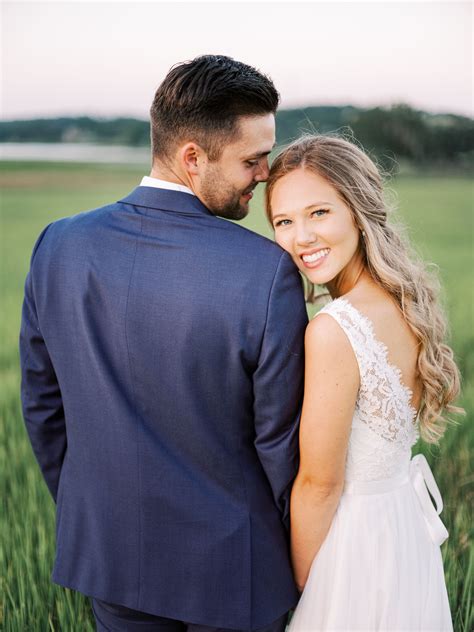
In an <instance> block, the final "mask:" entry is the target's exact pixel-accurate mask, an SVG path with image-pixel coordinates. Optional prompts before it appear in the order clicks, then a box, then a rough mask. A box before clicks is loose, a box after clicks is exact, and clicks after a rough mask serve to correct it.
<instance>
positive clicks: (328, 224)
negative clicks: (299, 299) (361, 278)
mask: <svg viewBox="0 0 474 632" xmlns="http://www.w3.org/2000/svg"><path fill="white" fill-rule="evenodd" d="M270 206H271V211H272V223H273V227H274V230H275V240H276V242H277V243H278V244H279V245H280V246H281V247H282V248H284V249H285V250H286V251H287V252H289V253H290V255H291V256H292V257H293V261H294V262H295V263H296V265H297V266H298V268H299V269H300V270H301V272H303V273H304V274H305V275H306V277H307V278H308V280H309V281H311V282H312V283H315V284H317V285H325V284H328V283H329V282H331V281H333V280H334V279H336V278H337V277H338V276H339V275H340V273H341V272H343V271H344V270H345V269H346V268H347V266H349V265H350V264H351V263H355V262H356V261H359V260H360V253H359V247H358V245H359V230H358V228H357V227H356V225H355V223H354V219H353V215H352V213H351V211H350V209H349V207H348V206H347V205H346V204H345V203H344V202H343V201H342V200H341V198H340V197H339V196H338V194H337V192H336V189H335V188H334V187H333V186H332V185H330V184H329V182H328V181H327V180H325V179H324V178H322V177H321V176H320V175H317V174H315V173H313V172H311V171H308V170H305V169H296V170H295V171H292V172H290V173H288V174H287V175H285V176H283V177H282V178H280V180H278V181H277V182H276V184H275V185H274V187H273V191H272V195H271V199H270Z"/></svg>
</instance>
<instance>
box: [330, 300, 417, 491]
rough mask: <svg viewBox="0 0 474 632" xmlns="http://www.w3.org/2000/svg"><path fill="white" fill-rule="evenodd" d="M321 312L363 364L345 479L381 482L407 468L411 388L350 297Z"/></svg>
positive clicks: (412, 425) (412, 423)
mask: <svg viewBox="0 0 474 632" xmlns="http://www.w3.org/2000/svg"><path fill="white" fill-rule="evenodd" d="M322 313H325V314H329V315H330V316H332V317H333V318H334V319H335V320H336V321H337V323H338V324H339V325H340V327H341V328H342V329H343V330H344V332H345V334H346V336H347V338H348V339H349V342H350V344H351V346H352V348H353V350H354V354H355V356H356V359H357V363H358V365H359V372H360V387H359V393H358V397H357V402H356V408H355V411H354V416H353V419H352V430H351V436H350V440H349V448H348V454H347V462H346V480H361V481H368V480H380V479H383V478H391V477H393V476H396V475H398V474H400V473H402V472H404V471H407V470H408V467H409V461H410V456H411V447H412V446H413V444H414V443H415V442H416V440H417V439H418V428H417V425H416V410H415V409H414V408H413V406H412V405H411V398H412V392H411V390H410V389H409V388H408V387H407V386H405V385H404V384H403V382H402V375H401V371H400V370H399V369H398V368H397V367H395V366H394V365H392V364H390V363H389V361H388V350H387V347H386V346H385V345H384V344H383V343H382V342H380V341H379V340H377V338H376V337H375V334H374V330H373V326H372V323H371V321H370V320H369V319H368V318H367V317H366V316H364V315H363V314H362V313H361V312H359V311H358V310H357V309H356V308H355V307H354V306H353V305H352V304H351V303H350V302H349V301H347V300H346V299H344V298H338V299H336V300H334V301H332V303H329V304H328V305H326V306H325V307H323V309H322V310H320V312H319V314H322Z"/></svg>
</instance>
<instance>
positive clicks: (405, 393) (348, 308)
mask: <svg viewBox="0 0 474 632" xmlns="http://www.w3.org/2000/svg"><path fill="white" fill-rule="evenodd" d="M320 313H326V314H330V315H331V316H332V317H333V318H334V319H335V320H336V321H337V322H338V323H339V325H340V327H341V328H342V329H343V330H344V332H345V334H346V335H347V338H348V339H349V341H350V343H351V345H352V348H353V350H354V353H355V356H356V358H357V361H358V364H359V371H360V390H359V394H358V399H357V404H356V409H355V412H354V417H353V420H352V429H351V436H350V441H349V447H348V455H347V462H346V473H345V478H346V482H345V487H344V491H343V494H342V496H341V500H340V503H339V506H338V509H337V511H336V513H335V515H334V519H333V522H332V525H331V527H330V529H329V532H328V534H327V536H326V539H325V540H324V542H323V544H322V546H321V548H320V550H319V552H318V554H317V555H316V557H315V559H314V560H313V563H312V566H311V570H310V574H309V577H308V581H307V583H306V586H305V589H304V591H303V594H302V596H301V599H300V601H299V603H298V606H297V608H296V610H295V612H294V614H293V617H292V619H291V622H290V625H289V632H302V631H304V632H306V631H309V630H344V631H345V632H350V631H351V630H364V631H372V630H379V631H380V630H396V631H397V632H401V631H405V630H406V631H408V630H409V631H415V630H416V631H419V630H430V631H434V630H436V631H438V630H443V631H444V630H452V623H451V615H450V609H449V603H448V596H447V592H446V584H445V580H444V572H443V563H442V558H441V551H440V545H441V543H442V542H444V540H445V539H446V538H447V537H448V532H447V531H446V528H445V527H444V525H443V523H442V522H441V519H440V518H439V515H438V514H439V513H440V512H441V509H442V500H441V496H440V493H439V490H438V488H437V486H436V483H435V481H434V479H433V475H432V473H431V470H430V468H429V466H428V463H427V461H426V459H425V458H424V457H423V456H422V455H417V456H415V457H414V458H413V459H411V447H412V446H413V444H414V443H415V442H416V440H417V438H418V431H417V426H416V411H415V409H414V408H413V407H412V406H411V396H412V393H411V391H410V390H409V389H408V388H407V387H406V386H404V385H403V384H402V382H401V373H400V371H399V369H397V368H396V367H394V366H393V365H391V364H389V362H388V360H387V348H386V346H385V345H384V344H382V343H381V342H380V341H378V340H377V339H376V338H375V336H374V332H373V328H372V323H371V322H370V320H369V319H368V318H367V317H365V316H364V315H362V314H361V313H360V312H359V311H358V310H357V309H356V308H355V307H354V306H353V305H351V303H350V302H348V301H347V300H346V299H344V298H338V299H336V300H334V301H333V302H332V303H330V304H329V305H327V306H325V307H324V308H323V309H322V310H321V312H320ZM428 490H429V492H430V493H431V495H432V496H433V498H434V500H435V503H436V509H435V506H434V505H433V503H432V500H431V498H430V496H429V494H428Z"/></svg>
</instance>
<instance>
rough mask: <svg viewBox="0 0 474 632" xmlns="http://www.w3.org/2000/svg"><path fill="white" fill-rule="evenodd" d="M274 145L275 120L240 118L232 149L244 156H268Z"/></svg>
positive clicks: (255, 117)
mask: <svg viewBox="0 0 474 632" xmlns="http://www.w3.org/2000/svg"><path fill="white" fill-rule="evenodd" d="M274 144H275V118H274V116H273V114H268V115H265V116H253V117H241V118H240V120H239V133H238V136H237V138H236V139H235V145H234V148H235V149H237V150H238V151H241V152H244V153H245V154H249V153H250V154H261V155H264V154H268V153H269V152H270V151H271V150H272V149H273V146H274Z"/></svg>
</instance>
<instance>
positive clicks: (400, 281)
mask: <svg viewBox="0 0 474 632" xmlns="http://www.w3.org/2000/svg"><path fill="white" fill-rule="evenodd" d="M296 169H306V170H307V171H309V172H312V173H315V174H317V175H319V176H321V177H322V178H324V179H325V180H326V181H327V182H328V183H329V184H331V185H332V186H333V187H334V188H335V189H336V191H337V193H338V195H339V196H340V198H341V199H342V200H343V201H344V202H345V204H346V205H347V206H348V207H349V209H350V210H351V212H352V213H353V216H354V221H355V224H356V226H358V227H359V229H360V230H361V231H363V232H362V234H363V235H364V238H363V240H361V245H362V256H363V261H364V265H365V267H366V269H367V271H368V272H369V274H370V275H371V276H372V278H373V279H374V281H375V282H376V283H377V284H378V285H379V286H380V287H381V288H383V289H384V290H386V291H387V292H389V294H390V295H391V296H392V297H393V298H394V299H395V301H396V304H397V305H398V306H399V308H400V310H401V312H402V313H403V316H404V318H405V320H406V322H407V324H408V326H409V327H410V329H411V330H412V332H413V333H414V335H415V336H416V338H417V340H418V343H419V352H418V363H417V370H418V375H419V377H420V379H421V381H422V399H421V405H420V409H419V423H420V433H421V436H422V438H423V439H424V440H425V441H427V442H429V443H437V442H438V440H439V439H440V437H441V436H442V435H443V433H444V430H445V427H446V424H447V422H448V419H447V418H446V417H444V416H443V413H445V412H447V413H461V412H464V411H463V409H462V408H458V407H457V406H455V405H454V404H453V402H454V401H455V399H456V398H457V396H458V395H459V392H460V377H459V371H458V368H457V366H456V364H455V362H454V359H453V351H452V349H451V348H450V347H449V346H448V345H447V344H446V342H445V340H446V337H447V322H446V317H445V315H444V313H443V310H442V308H441V306H440V303H439V291H440V287H439V281H438V279H437V278H436V277H435V276H434V275H433V273H431V272H430V273H429V272H428V270H427V267H426V265H425V264H424V263H423V262H422V261H421V260H420V259H419V258H418V257H417V256H416V254H415V253H414V251H413V249H412V248H411V247H410V245H409V243H408V241H407V239H406V238H405V236H404V235H403V231H402V230H401V229H400V228H398V227H395V226H394V225H393V224H391V223H390V222H389V221H387V218H388V215H389V213H390V211H391V208H390V206H389V204H388V203H387V200H386V196H385V193H384V183H383V178H382V176H381V174H380V172H379V170H378V169H377V167H376V165H375V164H374V162H373V161H372V160H371V159H370V158H369V157H368V156H367V155H366V154H365V153H364V152H363V151H362V150H361V149H359V147H357V145H355V144H354V143H353V142H350V141H348V140H345V139H343V138H339V137H335V136H328V135H305V136H303V137H302V138H300V139H298V140H297V141H295V142H293V143H292V144H291V145H289V146H288V147H287V148H286V149H285V150H284V151H283V152H282V153H280V155H279V156H278V157H277V158H276V159H275V161H274V162H273V165H272V168H271V170H270V175H269V178H268V180H267V187H266V191H265V203H266V213H267V217H268V220H269V221H270V223H272V220H271V206H270V200H271V196H272V191H273V187H274V186H275V183H276V182H277V181H278V180H279V179H280V178H282V177H283V176H285V175H286V174H288V173H290V172H292V171H294V170H296ZM308 289H309V291H308V292H307V300H308V301H310V302H311V301H313V300H314V296H315V292H314V286H312V284H308Z"/></svg>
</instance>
